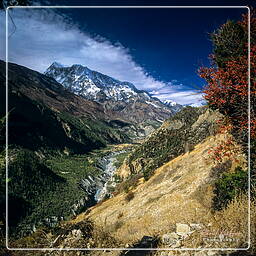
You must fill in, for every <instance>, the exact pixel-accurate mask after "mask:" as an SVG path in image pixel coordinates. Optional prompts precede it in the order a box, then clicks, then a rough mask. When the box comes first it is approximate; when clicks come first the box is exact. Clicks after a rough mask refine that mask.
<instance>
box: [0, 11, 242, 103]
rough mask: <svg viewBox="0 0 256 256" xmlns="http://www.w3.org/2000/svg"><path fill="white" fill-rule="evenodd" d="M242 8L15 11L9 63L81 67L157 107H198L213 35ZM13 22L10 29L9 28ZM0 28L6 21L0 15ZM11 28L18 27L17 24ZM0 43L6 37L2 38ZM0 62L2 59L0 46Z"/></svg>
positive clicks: (41, 67)
mask: <svg viewBox="0 0 256 256" xmlns="http://www.w3.org/2000/svg"><path fill="white" fill-rule="evenodd" d="M246 12H247V9H245V8H239V9H234V8H228V9H223V8H204V9H199V8H183V9H181V8H158V9H156V8H140V9H138V8H115V9H114V8H108V9H106V8H90V9H88V8H80V9H72V8H67V9H17V8H16V9H12V10H11V11H10V17H11V19H10V18H9V26H8V30H9V31H8V34H9V38H8V48H9V55H8V56H9V61H10V62H14V63H17V64H20V65H23V66H26V67H29V68H31V69H33V70H37V71H39V72H44V71H45V70H46V69H47V67H48V66H50V65H51V63H52V62H54V61H56V62H59V63H61V64H63V65H66V66H70V65H73V64H82V65H84V66H87V67H88V68H90V69H92V70H96V71H99V72H101V73H104V74H106V75H109V76H112V77H113V78H116V79H119V80H120V81H128V82H132V83H133V84H134V85H135V86H136V87H137V88H138V89H142V90H146V91H147V92H149V93H150V94H151V95H152V96H155V97H158V98H159V99H160V100H166V99H170V100H173V101H176V102H177V103H180V104H195V105H200V104H201V103H202V102H203V101H202V94H201V93H200V90H201V88H202V86H203V85H204V83H205V82H204V81H203V80H202V79H201V78H199V76H198V74H197V70H198V68H199V67H201V66H203V65H206V66H208V65H209V59H208V56H209V54H210V53H211V52H212V44H211V41H210V35H209V34H210V33H211V32H213V31H214V30H216V29H217V28H218V27H219V26H220V25H221V24H223V23H225V22H226V21H227V20H228V19H233V20H238V19H240V18H241V14H242V13H246ZM12 21H13V22H12ZM0 22H1V24H0V25H1V27H4V25H5V20H4V15H3V13H0ZM14 24H15V25H14ZM0 40H1V41H0V44H1V45H4V43H5V31H4V30H1V31H0ZM0 58H1V59H5V49H4V47H1V49H0Z"/></svg>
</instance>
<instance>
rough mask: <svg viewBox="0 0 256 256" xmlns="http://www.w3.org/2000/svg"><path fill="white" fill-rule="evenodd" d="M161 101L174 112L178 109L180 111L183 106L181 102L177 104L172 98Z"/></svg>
mask: <svg viewBox="0 0 256 256" xmlns="http://www.w3.org/2000/svg"><path fill="white" fill-rule="evenodd" d="M163 103H164V104H165V105H166V106H169V107H171V108H172V110H173V111H174V112H175V113H176V112H178V111H180V110H181V109H182V108H183V106H182V105H181V104H178V103H177V102H175V101H173V100H165V101H163Z"/></svg>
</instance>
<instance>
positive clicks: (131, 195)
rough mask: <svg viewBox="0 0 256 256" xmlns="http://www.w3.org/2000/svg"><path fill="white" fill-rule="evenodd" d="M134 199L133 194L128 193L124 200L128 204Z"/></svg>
mask: <svg viewBox="0 0 256 256" xmlns="http://www.w3.org/2000/svg"><path fill="white" fill-rule="evenodd" d="M133 198H134V193H133V192H132V191H129V192H128V193H127V195H126V196H125V200H126V201H127V202H130V201H131V200H132V199H133Z"/></svg>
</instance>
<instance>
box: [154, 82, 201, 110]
mask: <svg viewBox="0 0 256 256" xmlns="http://www.w3.org/2000/svg"><path fill="white" fill-rule="evenodd" d="M150 94H151V95H152V96H154V97H157V98H159V99H160V100H166V99H168V100H172V101H175V102H177V103H179V104H182V105H191V104H195V105H197V106H199V105H202V104H203V103H204V99H203V94H202V93H201V92H199V91H196V90H183V91H182V88H181V86H178V87H176V85H172V86H168V85H167V86H165V87H162V88H160V89H159V90H153V91H151V92H150Z"/></svg>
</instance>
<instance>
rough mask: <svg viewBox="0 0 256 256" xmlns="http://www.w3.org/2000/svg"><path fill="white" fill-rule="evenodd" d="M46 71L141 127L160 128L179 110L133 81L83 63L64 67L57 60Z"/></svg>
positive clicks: (73, 89)
mask: <svg viewBox="0 0 256 256" xmlns="http://www.w3.org/2000/svg"><path fill="white" fill-rule="evenodd" d="M45 74H46V75H47V76H50V77H53V78H54V79H56V81H58V82H59V83H61V84H63V85H64V86H65V87H66V88H68V89H69V90H70V91H72V92H74V93H75V94H77V95H81V96H83V97H84V98H86V99H90V100H93V101H96V102H99V103H100V104H101V105H102V106H103V107H104V109H106V110H111V111H112V113H113V116H114V117H115V118H116V119H121V120H124V121H127V122H132V123H136V124H140V125H141V127H145V126H152V127H156V126H158V125H159V124H160V123H161V122H162V121H164V120H165V119H166V118H168V117H169V116H171V115H172V114H173V113H174V112H175V111H174V110H173V109H172V106H166V105H164V104H163V103H162V102H161V101H160V100H158V99H156V98H153V97H151V96H150V95H149V94H148V93H146V92H145V91H140V90H138V89H136V87H135V86H134V85H133V84H131V83H128V82H120V81H118V80H116V79H114V78H112V77H109V76H106V75H104V74H101V73H99V72H96V71H92V70H90V69H89V68H87V67H84V66H82V65H73V66H71V67H64V66H62V65H61V64H58V63H53V64H52V65H51V66H50V67H49V68H48V69H47V70H46V72H45Z"/></svg>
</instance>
